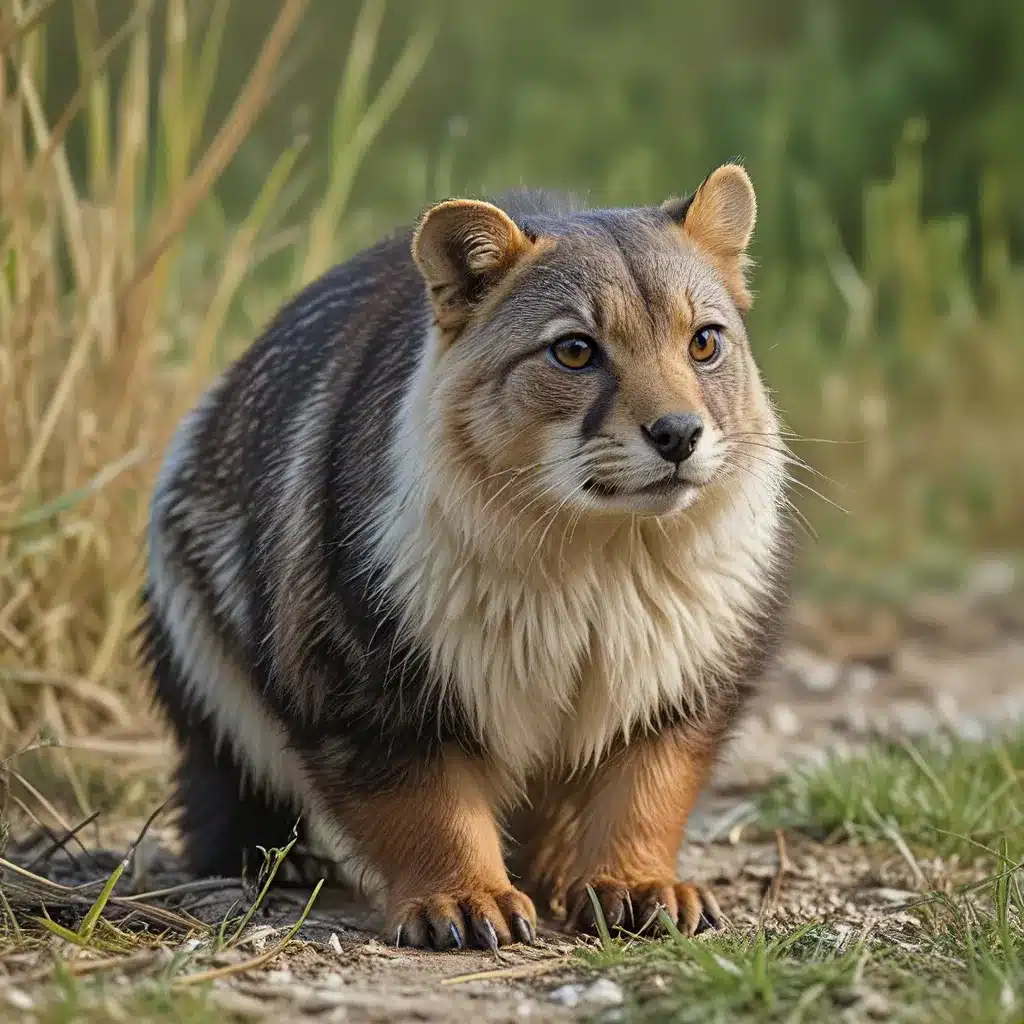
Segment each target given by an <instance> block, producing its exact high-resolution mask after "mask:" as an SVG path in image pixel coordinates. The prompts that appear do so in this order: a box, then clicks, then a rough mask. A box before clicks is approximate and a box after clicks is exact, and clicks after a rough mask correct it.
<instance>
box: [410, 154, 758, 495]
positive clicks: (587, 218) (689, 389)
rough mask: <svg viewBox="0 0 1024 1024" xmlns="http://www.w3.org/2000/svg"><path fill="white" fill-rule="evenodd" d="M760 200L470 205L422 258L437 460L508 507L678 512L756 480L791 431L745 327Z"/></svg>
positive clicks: (725, 178)
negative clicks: (566, 211) (746, 272)
mask: <svg viewBox="0 0 1024 1024" xmlns="http://www.w3.org/2000/svg"><path fill="white" fill-rule="evenodd" d="M753 221H754V197H753V191H752V189H751V187H750V184H749V180H748V179H747V177H746V175H745V174H744V173H743V172H742V171H741V170H740V169H739V168H735V167H726V168H720V169H719V171H717V172H716V173H715V174H714V175H712V176H711V177H710V178H709V179H708V180H707V181H706V182H705V183H704V185H703V186H702V187H701V188H700V189H699V190H698V191H697V193H696V194H695V196H694V198H693V199H692V200H691V201H690V202H688V203H684V204H680V203H677V204H666V205H665V206H663V207H661V208H655V209H640V210H616V211H597V212H590V213H580V214H571V215H568V216H560V217H550V216H540V217H536V218H530V219H528V220H526V221H525V223H524V225H523V226H519V225H517V224H516V223H514V222H513V221H512V220H511V219H510V218H509V217H508V216H506V215H505V214H504V213H503V212H502V211H501V210H499V209H497V208H496V207H493V206H489V205H488V204H483V203H475V202H463V201H455V202H451V203H446V204H442V205H441V206H440V207H435V208H434V210H433V211H431V212H429V213H428V214H427V215H426V218H425V220H424V221H423V222H422V223H421V226H420V228H419V230H418V232H417V235H416V238H415V241H414V255H415V257H416V260H417V263H418V264H419V266H420V268H421V270H422V272H423V274H424V277H425V279H426V281H427V283H428V286H429V287H430V292H431V297H432V300H433V303H434V310H435V316H436V321H437V339H436V346H437V348H436V351H435V352H434V354H433V360H432V364H431V366H430V369H429V373H430V375H431V381H430V387H429V390H430V392H431V396H432V400H431V402H430V409H431V410H432V415H433V417H434V418H435V419H436V421H437V423H436V424H435V426H439V428H440V435H441V438H442V440H440V450H439V451H438V452H437V453H435V454H436V456H437V457H438V458H445V459H452V460H455V461H456V462H458V463H459V465H460V466H462V467H463V469H464V475H465V476H468V477H471V478H474V479H476V480H477V481H478V482H479V483H480V484H481V486H485V489H486V490H489V491H490V492H491V493H492V494H497V492H498V489H499V488H500V489H501V490H502V493H503V494H504V498H496V499H495V500H497V501H501V502H504V503H506V504H509V505H516V504H519V505H522V503H523V502H524V501H527V502H530V503H532V504H533V505H534V506H535V507H536V508H537V509H538V510H547V509H552V508H565V509H567V510H569V511H572V512H577V513H579V514H612V515H614V514H623V513H629V514H637V513H639V514H646V515H668V514H672V513H677V512H681V511H683V510H685V509H687V508H689V507H690V506H691V505H693V504H695V503H696V502H698V501H699V499H700V497H701V495H702V493H704V492H706V491H707V490H708V489H709V488H711V487H712V486H713V485H715V484H720V483H726V482H727V481H728V480H729V478H730V477H731V476H735V475H736V474H737V473H741V472H744V471H745V472H748V473H753V472H756V471H757V467H756V463H757V462H758V461H760V460H758V459H757V458H756V455H757V453H758V449H759V446H762V444H763V447H771V446H770V444H769V442H770V438H771V435H773V434H774V433H776V431H777V428H776V423H775V418H774V415H773V413H772V410H771V407H770V403H769V402H768V399H767V397H766V394H765V391H764V388H763V386H762V384H761V381H760V377H759V374H758V370H757V367H756V364H755V362H754V359H753V356H752V354H751V351H750V346H749V343H748V340H747V336H746V331H745V327H744V321H743V312H744V311H745V310H746V308H747V306H748V304H749V296H748V294H747V292H746V288H745V284H744V280H743V269H744V260H745V257H744V252H745V249H746V245H747V242H748V240H749V237H750V233H751V230H752V228H753Z"/></svg>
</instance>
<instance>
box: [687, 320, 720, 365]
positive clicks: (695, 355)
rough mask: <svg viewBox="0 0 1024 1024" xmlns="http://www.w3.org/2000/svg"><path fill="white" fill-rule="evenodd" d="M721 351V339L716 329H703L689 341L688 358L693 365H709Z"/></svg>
mask: <svg viewBox="0 0 1024 1024" xmlns="http://www.w3.org/2000/svg"><path fill="white" fill-rule="evenodd" d="M721 351H722V338H721V335H720V334H719V331H718V328H717V327H703V328H701V330H699V331H698V332H697V333H696V334H695V335H694V336H693V337H692V338H691V339H690V358H691V359H692V360H693V361H694V362H695V363H704V364H707V363H710V362H712V361H713V360H715V359H717V358H718V355H719V353H720V352H721Z"/></svg>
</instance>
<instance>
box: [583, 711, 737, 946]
mask: <svg viewBox="0 0 1024 1024" xmlns="http://www.w3.org/2000/svg"><path fill="white" fill-rule="evenodd" d="M717 742H718V738H717V736H716V735H714V734H712V733H710V732H706V731H700V730H697V729H694V728H682V727H676V728H674V729H670V730H667V731H665V732H663V733H661V734H659V735H657V736H651V737H644V738H641V739H639V740H637V741H634V742H633V743H631V744H629V745H628V746H627V747H625V748H624V749H623V750H621V751H620V752H619V753H617V754H616V755H615V756H613V757H612V758H610V759H609V761H608V762H607V763H605V764H604V765H602V766H600V767H599V768H598V769H597V771H596V773H595V775H594V776H593V777H592V779H591V780H590V783H589V785H588V786H587V788H586V799H585V802H584V804H583V806H582V807H581V812H580V829H579V845H578V848H577V857H576V879H575V882H574V884H573V885H571V886H570V889H569V893H568V899H567V905H568V908H569V926H570V928H573V929H575V930H578V931H585V932H590V933H594V932H596V930H597V921H596V918H595V913H594V908H593V905H592V903H591V900H590V897H589V894H588V893H587V889H586V887H587V886H588V885H590V886H592V887H593V888H594V891H595V893H596V895H597V898H598V900H599V902H600V904H601V910H602V912H603V914H604V917H605V920H606V921H607V923H608V925H609V926H610V927H612V928H616V927H621V928H624V929H626V930H628V931H634V932H636V931H640V930H641V929H643V928H644V927H645V926H646V927H649V928H654V929H656V928H658V927H659V924H658V907H659V906H661V907H664V908H665V910H666V912H667V913H668V915H669V917H670V918H671V919H672V920H673V921H675V922H676V923H677V924H678V926H679V928H680V930H681V931H683V932H684V934H686V935H694V934H696V933H697V932H700V931H703V930H704V929H705V928H709V927H710V928H717V927H718V926H719V923H720V919H721V911H720V910H719V908H718V904H717V902H716V901H715V898H714V896H713V895H712V894H711V892H710V891H709V890H708V889H706V888H704V887H700V886H695V885H692V884H689V883H686V882H680V881H679V879H678V877H677V875H676V860H677V857H678V853H679V847H680V846H681V845H682V841H683V834H684V832H685V828H686V821H687V819H688V817H689V815H690V811H691V810H692V809H693V805H694V803H695V802H696V799H697V795H698V793H699V792H700V790H701V789H702V787H703V786H704V784H705V783H706V782H707V779H708V776H709V775H710V773H711V767H712V764H713V761H714V754H715V748H716V746H717Z"/></svg>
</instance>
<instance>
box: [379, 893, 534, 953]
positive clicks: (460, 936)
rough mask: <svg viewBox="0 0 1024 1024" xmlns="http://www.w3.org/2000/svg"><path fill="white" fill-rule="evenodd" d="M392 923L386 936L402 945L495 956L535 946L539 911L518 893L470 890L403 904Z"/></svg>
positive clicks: (396, 909)
mask: <svg viewBox="0 0 1024 1024" xmlns="http://www.w3.org/2000/svg"><path fill="white" fill-rule="evenodd" d="M388 922H389V925H388V933H389V934H390V935H391V936H394V938H395V940H396V942H397V944H398V945H400V946H421V947H423V948H426V949H438V950H442V949H462V948H463V947H465V946H476V947H479V948H480V949H490V950H495V951H496V950H497V949H498V947H499V946H507V945H509V944H510V943H512V942H525V943H528V944H531V945H532V944H533V942H534V941H535V939H536V927H537V912H536V911H535V910H534V908H533V903H532V902H531V901H530V898H529V896H526V895H525V894H523V893H521V892H520V891H519V890H518V889H513V888H511V887H509V888H508V889H504V890H502V891H498V892H490V891H488V890H486V889H467V890H466V891H463V892H454V893H452V892H444V893H442V892H438V893H430V894H429V895H424V896H421V897H417V898H414V899H407V900H403V901H401V902H400V903H398V904H397V905H396V906H395V907H394V909H393V910H392V911H391V913H389V914H388Z"/></svg>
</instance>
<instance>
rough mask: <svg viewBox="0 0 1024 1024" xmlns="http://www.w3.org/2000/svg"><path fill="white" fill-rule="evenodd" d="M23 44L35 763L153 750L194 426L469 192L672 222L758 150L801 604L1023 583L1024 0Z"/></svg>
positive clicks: (873, 2)
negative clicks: (154, 679)
mask: <svg viewBox="0 0 1024 1024" xmlns="http://www.w3.org/2000/svg"><path fill="white" fill-rule="evenodd" d="M0 46H2V53H0V61H2V72H3V73H2V75H0V652H2V653H0V683H2V687H3V688H2V689H0V735H2V736H3V737H4V739H3V742H2V744H0V746H2V747H3V748H5V749H7V750H12V749H21V748H22V747H24V746H25V745H27V744H31V743H32V742H33V737H35V736H38V735H39V734H40V730H42V732H43V734H44V735H46V736H50V737H55V738H56V739H57V740H59V741H61V742H62V743H67V744H70V745H71V747H74V746H75V745H77V746H78V748H79V749H81V750H86V751H91V752H93V753H94V754H99V755H100V756H117V755H121V754H124V753H125V752H126V751H127V752H129V753H131V752H135V753H138V752H140V751H142V750H144V749H149V748H147V747H145V744H146V743H147V742H148V740H147V739H146V737H148V736H150V735H151V734H152V728H153V727H152V724H151V723H150V722H149V719H148V718H147V717H146V716H147V714H148V712H147V711H146V710H145V708H144V705H145V701H144V699H143V698H141V697H140V696H139V694H140V693H141V691H140V690H139V688H138V673H137V671H136V669H135V668H134V667H133V662H132V660H131V646H130V643H129V637H130V633H131V629H132V628H133V626H134V623H135V615H136V607H135V603H134V602H135V595H136V593H137V587H138V583H139V579H140V571H141V565H142V548H141V538H142V534H143V529H144V523H145V514H146V507H145V503H146V501H147V498H148V490H149V487H150V484H151V481H152V476H153V473H154V471H155V468H156V465H157V463H158V460H159V457H160V455H161V452H162V449H163V446H164V445H165V444H166V442H167V439H168V438H169V436H170V432H171V430H172V429H173V427H174V425H175V423H176V421H177V419H178V417H180V416H181V415H182V413H183V412H184V411H185V410H186V409H187V408H188V407H189V406H190V405H191V403H192V402H194V401H195V398H196V396H197V395H198V393H199V391H200V390H201V388H202V386H203V385H204V383H206V382H207V381H208V380H209V379H210V378H211V376H212V375H213V374H214V373H215V372H216V371H217V369H218V368H219V367H220V366H221V365H223V363H224V362H225V360H227V359H229V358H231V357H232V356H233V355H235V354H237V352H238V351H240V350H241V348H242V347H244V346H245V345H246V344H248V343H249V342H250V341H251V340H252V339H253V337H254V336H255V334H256V333H257V332H258V331H259V329H260V328H261V326H262V325H263V324H264V323H265V322H266V320H267V319H268V318H269V317H270V316H271V315H272V314H273V312H274V311H275V309H276V307H277V306H278V304H279V303H280V302H281V301H283V300H284V299H285V298H286V297H288V296H289V295H290V294H291V293H292V292H294V290H296V289H297V288H298V287H300V286H301V285H302V284H303V283H305V282H306V281H308V280H310V279H311V278H312V277H314V276H315V275H316V274H317V273H319V272H320V271H322V270H324V269H325V268H326V267H327V266H329V265H330V264H331V263H332V262H333V261H335V260H337V259H341V258H344V257H345V256H348V255H351V254H352V253H353V252H355V251H356V250H357V249H358V248H360V247H361V246H363V245H365V244H368V243H370V242H372V241H374V240H375V239H376V238H377V237H379V236H380V235H381V234H382V233H384V232H386V231H388V230H390V229H391V228H393V227H395V226H396V225H399V224H402V223H406V222H408V221H409V220H410V219H411V218H413V217H415V216H416V214H417V213H418V212H419V211H420V210H421V209H422V208H423V206H424V205H426V204H427V203H429V202H431V201H433V200H436V199H440V198H444V197H446V196H449V195H453V194H462V195H472V196H485V195H487V194H488V193H493V192H497V191H499V190H501V189H504V188H506V187H509V186H512V185H517V184H527V185H530V186H542V187H553V188H560V189H566V190H570V191H572V192H575V193H578V194H579V195H581V196H583V197H585V198H586V199H587V200H588V201H589V202H590V203H592V204H602V205H606V204H623V205H627V204H628V205H636V204H642V203H657V202H660V201H661V200H662V199H663V198H665V197H666V196H668V195H670V194H681V193H685V192H687V191H689V190H691V189H693V188H694V187H696V185H697V184H699V182H700V181H701V179H702V178H703V177H704V176H705V175H706V174H707V173H708V172H709V171H710V170H712V169H713V168H714V167H715V166H716V165H717V164H719V163H721V162H723V161H726V160H732V159H739V160H741V161H742V162H743V163H744V164H745V165H746V167H747V168H748V170H749V172H750V174H751V176H752V179H753V181H754V184H755V187H756V189H757V192H758V196H759V221H758V228H757V234H756V240H755V244H754V249H753V255H754V258H755V260H756V271H755V275H754V287H755V290H756V295H757V298H756V302H755V307H754V311H753V314H752V324H751V336H752V338H753V342H754V345H755V348H756V350H757V353H758V356H759V359H760V362H761V365H762V367H763V368H764V372H765V375H766V377H767V379H768V382H769V384H770V385H771V387H772V388H773V389H774V392H775V394H776V397H777V400H778V403H779V406H780V407H781V410H782V412H783V414H784V417H785V419H786V422H787V425H788V426H789V427H790V428H791V429H792V430H794V431H795V432H796V433H797V434H799V435H801V437H803V438H805V440H802V441H794V442H793V448H794V450H795V452H796V454H797V455H798V456H799V457H800V458H801V459H803V460H805V461H806V462H807V463H808V464H809V466H810V467H811V470H810V471H807V472H804V471H801V472H799V473H797V474H796V477H797V482H796V483H795V485H794V493H795V497H796V500H797V502H798V504H799V507H800V509H801V510H802V512H803V514H804V515H805V516H806V517H807V520H808V522H809V529H808V531H807V533H808V536H807V537H806V538H805V542H804V544H803V554H802V558H801V569H800V587H801V592H802V593H803V594H804V595H805V596H806V597H807V598H808V599H809V600H813V601H815V602H826V603H827V602H839V603H843V604H845V605H849V604H850V603H858V602H859V603H860V604H861V605H863V606H866V607H872V608H878V607H889V606H892V605H899V604H901V603H906V601H907V600H909V599H910V597H911V596H912V595H914V594H916V593H918V592H919V591H921V590H922V589H929V588H932V589H933V588H936V587H952V588H954V589H955V588H957V587H962V586H964V585H965V581H968V580H970V579H974V580H975V582H977V572H976V568H975V567H976V566H977V565H978V564H979V562H980V563H981V564H984V565H985V566H986V567H987V569H986V571H987V572H988V574H989V575H988V576H987V577H985V579H987V580H988V581H989V583H992V580H993V579H1004V580H1005V579H1010V578H1011V576H1012V572H1013V567H1014V565H1015V564H1016V562H1017V559H1018V557H1019V554H1020V550H1021V541H1022V539H1024V412H1022V408H1021V407H1022V404H1024V332H1022V329H1021V324H1022V323H1024V4H1021V3H1020V2H1019V0H901V2H891V0H887V2H882V0H858V2H857V3H853V2H847V0H777V2H775V3H772V4H766V3H761V2H757V0H719V2H718V3H716V4H707V3H704V2H696V0H693V2H691V0H676V2H674V3H663V2H659V0H633V2H631V3H628V4H622V3H618V2H612V0H560V2H550V0H549V2H540V0H516V2H493V3H487V4H481V3H478V2H473V0H437V2H433V3H421V2H414V0H390V2H388V3H384V2H381V0H370V2H367V3H358V2H355V0H353V2H341V0H308V2H302V0H283V2H281V0H235V2H233V3H228V2H223V0H196V2H191V0H153V2H151V3H135V2H131V0H74V2H73V3H72V2H71V0H52V2H50V0H2V2H0ZM837 506H838V507H837ZM1000 572H1002V573H1003V575H1002V576H1000V575H999V574H1000ZM972 573H974V576H972V575H971V574H972ZM993 574H994V575H993ZM72 741H73V742H72ZM155 742H156V741H154V743H155ZM153 749H157V748H156V747H154V748H153ZM159 749H162V748H159ZM133 756H134V754H133ZM59 757H64V759H65V760H64V761H63V762H62V764H63V767H64V768H65V769H66V770H67V771H68V772H69V773H70V777H71V779H72V783H71V784H72V786H73V787H74V789H75V793H76V796H77V797H78V799H79V802H80V803H83V804H84V805H87V804H88V802H89V800H90V799H92V797H90V795H89V793H90V790H89V786H90V783H89V779H88V772H87V771H86V769H83V768H82V767H81V764H80V763H79V762H77V761H76V762H75V766H74V770H72V764H71V761H70V759H69V755H67V754H62V755H58V758H59Z"/></svg>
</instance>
